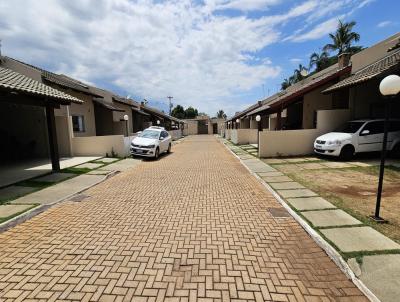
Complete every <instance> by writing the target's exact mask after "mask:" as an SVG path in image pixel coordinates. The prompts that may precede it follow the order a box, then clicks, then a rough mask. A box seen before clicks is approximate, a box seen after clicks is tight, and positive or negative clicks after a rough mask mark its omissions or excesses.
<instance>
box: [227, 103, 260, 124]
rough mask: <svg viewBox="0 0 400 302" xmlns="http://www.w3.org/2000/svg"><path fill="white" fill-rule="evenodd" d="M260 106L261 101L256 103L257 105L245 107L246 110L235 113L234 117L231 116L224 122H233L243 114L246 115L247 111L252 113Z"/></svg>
mask: <svg viewBox="0 0 400 302" xmlns="http://www.w3.org/2000/svg"><path fill="white" fill-rule="evenodd" d="M261 105H262V102H261V101H258V102H257V103H255V104H253V105H251V106H249V107H247V108H246V109H244V110H243V111H240V112H237V113H236V114H235V115H234V116H232V117H231V118H230V119H227V120H226V121H227V122H228V121H234V120H236V119H237V118H240V117H242V116H244V115H245V114H247V113H248V112H249V111H252V110H254V109H256V108H258V107H260V106H261Z"/></svg>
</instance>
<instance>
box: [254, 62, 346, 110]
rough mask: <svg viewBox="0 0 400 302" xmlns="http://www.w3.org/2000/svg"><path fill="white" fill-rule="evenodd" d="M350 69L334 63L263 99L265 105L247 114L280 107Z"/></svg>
mask: <svg viewBox="0 0 400 302" xmlns="http://www.w3.org/2000/svg"><path fill="white" fill-rule="evenodd" d="M350 69H351V67H350V66H346V67H344V68H339V65H338V64H334V65H332V66H330V67H328V68H326V69H324V70H321V71H320V72H317V73H315V74H313V75H311V76H309V77H307V78H306V79H304V80H302V81H300V82H298V83H296V84H293V85H291V86H289V87H288V88H287V89H285V90H283V91H281V92H278V93H276V94H274V95H273V96H271V97H270V98H268V99H266V100H265V101H263V105H262V106H261V107H259V108H257V109H255V110H253V111H251V112H249V113H247V115H248V116H250V115H254V114H256V113H259V112H263V111H266V110H271V111H272V110H273V109H274V108H275V109H276V108H279V107H281V106H282V105H283V104H284V103H286V102H289V101H292V100H295V99H297V98H298V97H300V96H303V95H304V94H306V93H308V92H310V91H312V90H313V89H315V88H317V87H320V86H322V85H325V84H326V83H328V82H330V81H332V80H333V79H335V78H338V77H339V76H341V75H345V74H347V73H349V72H350Z"/></svg>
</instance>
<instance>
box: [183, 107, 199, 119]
mask: <svg viewBox="0 0 400 302" xmlns="http://www.w3.org/2000/svg"><path fill="white" fill-rule="evenodd" d="M198 115H199V113H198V111H197V109H194V108H193V107H192V106H190V107H188V108H187V109H186V110H185V117H186V118H195V117H196V116H198Z"/></svg>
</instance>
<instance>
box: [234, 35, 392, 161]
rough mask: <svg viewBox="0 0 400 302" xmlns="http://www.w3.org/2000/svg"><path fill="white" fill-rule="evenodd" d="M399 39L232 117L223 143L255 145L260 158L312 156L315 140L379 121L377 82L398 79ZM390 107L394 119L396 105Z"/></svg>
mask: <svg viewBox="0 0 400 302" xmlns="http://www.w3.org/2000/svg"><path fill="white" fill-rule="evenodd" d="M399 38H400V34H396V35H394V36H392V37H390V38H388V39H386V40H384V41H382V42H380V43H378V44H376V45H374V46H372V47H370V48H367V49H365V50H363V51H361V52H359V53H357V54H355V55H353V56H351V57H350V56H349V55H347V54H343V55H342V56H340V57H339V62H338V63H337V64H335V65H333V66H330V67H328V68H326V69H324V70H322V71H320V72H318V73H315V74H312V75H310V76H309V77H307V78H306V79H304V80H303V81H300V82H298V83H296V84H294V85H292V86H290V87H289V88H287V89H286V90H283V91H281V92H279V93H277V94H275V95H273V96H271V97H269V98H268V99H266V100H263V101H261V102H257V103H256V104H254V105H253V107H254V109H253V110H250V108H251V107H249V108H247V109H246V110H244V111H242V112H240V113H238V114H236V115H235V116H234V117H232V118H231V119H229V120H227V123H226V126H227V128H228V131H227V132H226V137H227V138H229V139H231V140H232V141H233V142H234V143H237V144H247V143H254V141H255V140H256V143H257V144H258V148H259V156H260V157H276V156H294V155H305V154H311V153H312V152H313V142H314V140H315V138H316V137H318V136H319V135H321V134H323V133H326V132H329V131H332V130H334V129H335V128H337V127H338V126H339V125H340V124H343V123H344V122H346V121H348V120H350V119H359V118H378V117H382V116H383V109H384V106H383V105H384V103H383V101H382V97H381V95H380V93H379V88H378V87H379V82H380V81H381V80H382V78H383V77H384V76H386V75H388V74H389V73H394V74H399V59H400V51H399V49H398V48H396V45H397V46H398V44H399ZM393 106H394V108H393V109H395V110H392V112H393V116H394V117H398V116H399V113H400V110H398V109H400V107H399V104H393ZM257 115H259V116H260V118H261V121H260V122H257V121H256V117H257ZM254 129H258V130H254ZM253 132H256V133H258V134H259V135H256V136H254V133H253ZM255 137H257V139H255Z"/></svg>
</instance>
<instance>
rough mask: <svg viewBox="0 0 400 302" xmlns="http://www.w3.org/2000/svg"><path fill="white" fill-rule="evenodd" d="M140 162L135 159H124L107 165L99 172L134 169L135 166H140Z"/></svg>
mask: <svg viewBox="0 0 400 302" xmlns="http://www.w3.org/2000/svg"><path fill="white" fill-rule="evenodd" d="M141 162H142V161H141V160H140V159H135V158H126V159H123V160H120V161H117V162H115V163H112V164H109V165H107V166H105V167H104V168H101V169H100V170H107V171H120V172H121V171H126V170H128V169H130V168H133V167H135V166H136V165H138V164H140V163H141Z"/></svg>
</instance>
